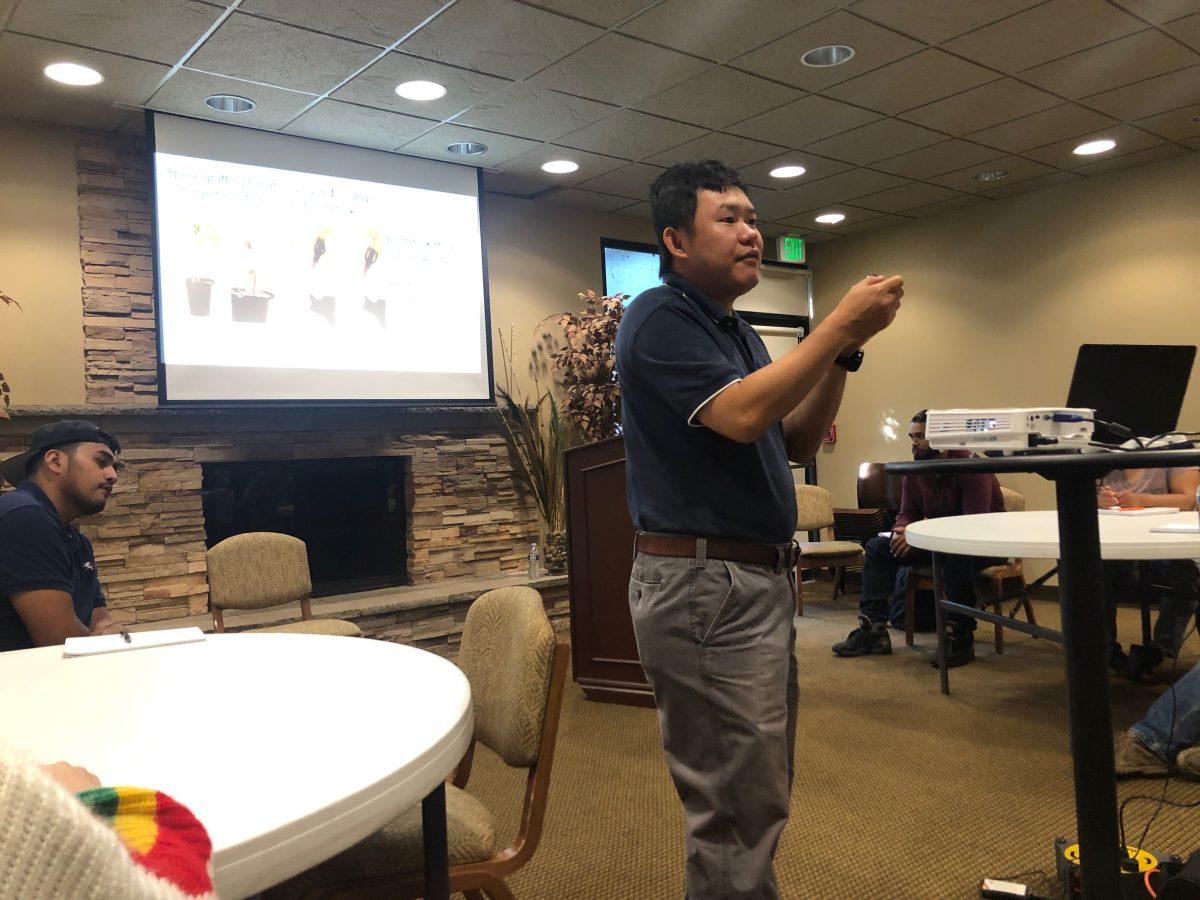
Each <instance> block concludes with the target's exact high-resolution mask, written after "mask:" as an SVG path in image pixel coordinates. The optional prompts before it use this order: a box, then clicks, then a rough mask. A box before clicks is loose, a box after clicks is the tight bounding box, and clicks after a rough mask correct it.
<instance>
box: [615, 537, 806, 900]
mask: <svg viewBox="0 0 1200 900" xmlns="http://www.w3.org/2000/svg"><path fill="white" fill-rule="evenodd" d="M793 590H794V588H793V584H792V573H791V572H790V571H787V570H779V569H778V568H773V567H769V566H760V565H751V564H748V563H737V562H727V561H725V560H720V559H706V558H705V549H704V545H703V542H700V544H699V546H698V548H697V556H696V558H694V559H683V558H677V557H666V556H651V555H649V554H646V553H638V554H637V556H636V557H635V558H634V563H633V573H632V576H631V578H630V582H629V606H630V611H631V613H632V615H633V628H634V633H635V635H636V637H637V645H638V653H639V655H640V656H641V660H642V666H643V667H644V668H645V670H646V676H647V678H648V679H649V681H650V686H651V688H652V690H653V691H654V701H655V706H656V707H657V708H658V718H659V725H660V727H661V729H662V737H663V749H664V751H665V752H666V757H667V767H668V768H669V769H670V771H671V777H672V779H673V780H674V782H675V788H676V790H677V791H678V792H679V799H680V800H681V801H682V802H683V811H684V819H685V824H686V828H687V897H688V898H689V900H718V898H720V900H725V898H775V897H778V896H779V891H778V888H777V887H776V884H775V875H774V873H773V872H772V868H771V864H772V860H773V859H774V856H775V846H776V844H777V843H778V842H779V836H780V834H781V833H782V831H783V826H784V825H785V824H786V823H787V817H788V802H789V799H790V796H791V780H792V753H793V749H794V746H795V730H796V701H797V695H798V689H797V684H796V657H795V652H794V647H795V640H796V630H795V626H794V624H793V621H792V616H793V613H794V594H793Z"/></svg>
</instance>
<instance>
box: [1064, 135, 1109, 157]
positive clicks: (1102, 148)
mask: <svg viewBox="0 0 1200 900" xmlns="http://www.w3.org/2000/svg"><path fill="white" fill-rule="evenodd" d="M1115 146H1117V142H1116V141H1114V140H1110V139H1109V138H1102V139H1101V140H1098V141H1088V142H1087V143H1086V144H1080V145H1079V146H1078V147H1076V148H1075V150H1074V151H1073V152H1074V153H1075V155H1076V156H1095V155H1096V154H1097V153H1107V152H1108V151H1109V150H1111V149H1112V148H1113V147H1115Z"/></svg>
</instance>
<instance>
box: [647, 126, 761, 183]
mask: <svg viewBox="0 0 1200 900" xmlns="http://www.w3.org/2000/svg"><path fill="white" fill-rule="evenodd" d="M782 149H783V148H782V147H777V146H775V145H774V144H765V143H763V142H762V141H752V140H750V139H749V138H744V137H738V136H737V135H734V134H725V133H724V132H721V131H713V132H710V133H709V134H706V135H704V136H703V137H698V138H696V139H695V140H694V141H688V142H687V143H685V144H680V145H679V146H678V147H672V148H671V149H670V150H664V151H663V152H662V153H656V154H655V155H654V156H651V157H648V158H647V159H646V162H651V163H654V164H655V165H659V166H669V165H672V164H674V163H677V162H686V161H688V160H695V159H719V160H720V161H721V162H723V163H725V165H727V166H733V168H735V169H740V170H741V171H742V177H743V178H745V177H746V175H745V173H746V167H747V166H749V165H750V164H751V163H756V162H758V161H759V160H760V159H766V158H767V157H768V156H774V155H776V154H777V153H779V151H780V150H782Z"/></svg>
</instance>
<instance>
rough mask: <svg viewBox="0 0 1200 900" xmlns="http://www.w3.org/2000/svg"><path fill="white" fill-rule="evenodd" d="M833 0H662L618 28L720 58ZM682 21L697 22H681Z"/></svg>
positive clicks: (808, 17) (810, 16)
mask: <svg viewBox="0 0 1200 900" xmlns="http://www.w3.org/2000/svg"><path fill="white" fill-rule="evenodd" d="M838 6H839V3H838V2H836V0H738V2H737V3H730V2H729V0H666V2H665V3H663V4H661V5H659V6H656V7H654V8H653V9H650V10H647V11H646V12H644V13H642V14H641V15H640V16H638V17H637V18H636V19H632V20H631V21H629V22H627V23H625V24H624V25H622V26H621V29H620V30H621V31H622V32H623V33H625V34H629V35H633V36H634V37H639V38H643V39H644V40H647V41H653V42H654V43H656V44H663V45H665V46H667V47H672V48H674V49H676V50H682V51H683V52H685V53H693V54H695V55H696V56H703V57H704V58H705V59H712V60H716V61H717V62H725V61H726V60H729V59H732V58H733V57H735V56H739V55H741V54H743V53H746V52H747V51H749V50H753V49H755V48H756V47H761V46H762V45H763V44H766V43H769V42H770V41H773V40H775V39H776V38H777V37H780V36H781V35H784V34H787V33H788V32H789V31H794V30H795V29H796V28H798V27H800V26H801V25H806V24H808V23H809V22H813V21H815V20H816V19H819V18H821V17H822V16H824V15H827V14H829V13H831V12H833V11H834V10H835V9H837V7H838ZM685 22H691V23H696V24H695V25H693V26H691V27H688V26H683V25H682V23H685ZM700 23H703V26H702V27H701V26H700Z"/></svg>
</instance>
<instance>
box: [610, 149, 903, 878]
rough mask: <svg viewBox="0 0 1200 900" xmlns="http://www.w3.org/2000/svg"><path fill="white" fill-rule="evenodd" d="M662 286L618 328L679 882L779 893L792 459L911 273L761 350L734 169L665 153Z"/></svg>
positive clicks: (868, 284) (789, 670)
mask: <svg viewBox="0 0 1200 900" xmlns="http://www.w3.org/2000/svg"><path fill="white" fill-rule="evenodd" d="M650 201H651V205H652V209H653V215H654V229H655V232H656V234H657V238H658V249H659V257H660V273H661V274H662V275H664V276H665V282H666V283H665V284H664V285H662V286H660V287H656V288H652V289H651V290H648V291H646V292H644V293H642V294H641V295H640V296H638V297H637V298H636V299H635V300H634V301H633V302H632V303H631V304H630V306H629V308H628V309H627V310H626V312H625V315H624V317H623V318H622V321H621V326H620V329H619V331H618V333H617V368H618V371H619V372H620V377H621V403H622V424H623V426H624V433H625V453H626V465H627V473H628V475H627V496H628V503H629V511H630V513H631V514H632V518H633V522H634V525H635V526H636V527H637V529H638V532H639V533H638V537H637V554H636V556H635V558H634V564H633V573H632V576H631V578H630V583H629V603H630V611H631V613H632V616H633V625H634V633H635V636H636V638H637V645H638V652H639V654H640V656H641V661H642V665H643V667H644V668H645V670H646V675H647V677H648V679H649V681H650V685H651V687H652V689H653V691H654V699H655V705H656V706H657V708H658V714H659V724H660V727H661V729H662V734H663V746H664V750H665V752H666V757H667V765H668V767H669V768H670V770H671V776H672V778H673V779H674V781H675V787H676V790H677V791H678V793H679V797H680V800H681V801H682V803H683V809H684V818H685V823H686V828H687V865H686V879H687V896H688V898H689V900H706V898H751V897H753V898H772V897H777V896H778V888H777V887H776V884H775V878H774V874H773V873H772V869H771V865H772V860H773V858H774V854H775V846H776V844H777V842H778V840H779V835H780V834H781V832H782V831H783V826H784V824H785V823H786V821H787V815H788V799H789V796H790V789H791V765H792V749H793V738H794V729H795V721H796V718H795V716H796V696H797V689H796V661H795V656H794V652H793V647H794V644H795V628H794V626H793V623H792V613H793V608H794V607H793V603H794V599H793V597H794V585H793V583H792V576H791V572H792V564H793V561H794V557H793V555H792V535H793V534H794V532H795V530H796V500H795V490H794V486H793V483H792V475H791V471H790V468H789V466H788V459H789V458H790V459H794V460H797V461H804V460H808V459H811V458H812V456H813V454H814V453H815V452H816V449H817V447H818V445H819V442H820V440H821V436H822V435H823V434H824V433H825V431H826V429H827V428H828V426H829V423H830V422H831V421H832V420H833V416H834V414H835V413H836V412H837V409H838V406H839V404H840V403H841V397H842V390H843V387H844V386H845V380H846V372H847V371H854V370H856V369H857V368H858V366H859V364H860V363H861V361H862V350H861V347H862V345H863V344H864V343H865V342H866V341H867V340H868V339H870V338H871V337H872V336H873V335H875V334H876V333H877V332H879V331H881V330H882V329H884V328H886V327H887V326H888V325H889V324H890V323H891V321H892V319H893V318H894V317H895V315H896V311H897V309H898V308H899V305H900V298H901V296H902V295H903V279H901V278H900V277H899V276H893V277H891V278H883V277H880V276H870V277H868V278H865V279H864V280H862V281H860V282H859V283H857V284H855V285H854V286H853V287H852V288H851V289H850V291H849V292H848V293H847V294H846V295H845V297H843V298H842V300H841V301H840V302H839V303H838V305H837V307H836V308H835V309H834V310H833V311H832V312H831V313H830V314H829V315H828V316H827V317H826V318H825V321H824V322H822V323H821V325H820V326H819V327H818V328H816V329H815V330H814V331H813V332H812V334H811V335H809V336H808V337H807V338H805V340H804V341H803V342H802V343H801V344H799V345H798V346H797V347H796V349H795V350H792V351H791V352H790V353H788V354H787V355H786V356H784V357H782V358H780V359H779V360H776V361H775V362H772V361H771V359H770V356H769V355H768V354H767V350H766V347H765V346H764V345H763V342H762V340H761V339H760V338H759V337H758V335H757V334H756V333H755V332H754V330H753V329H751V328H750V326H748V325H747V324H746V323H745V322H744V321H743V320H742V319H741V318H740V317H738V316H737V314H736V313H734V311H733V304H734V301H735V300H736V299H737V298H738V297H740V296H741V295H743V294H745V293H746V292H747V291H749V290H751V289H752V288H753V287H754V286H755V285H756V284H758V278H759V265H760V263H761V261H762V248H763V242H762V236H761V235H760V234H759V231H758V227H757V220H756V218H755V214H754V206H753V204H751V202H750V199H749V198H748V197H747V196H746V190H745V186H744V185H743V184H742V182H741V180H740V178H739V176H738V174H737V173H736V172H735V171H733V170H732V169H730V168H729V167H727V166H725V165H723V164H721V163H719V162H716V161H712V160H710V161H707V162H701V163H685V164H680V165H676V166H673V167H671V168H670V169H668V170H667V171H666V172H664V173H663V174H662V175H660V176H659V177H658V179H657V180H656V181H655V182H654V184H653V186H652V187H651V189H650Z"/></svg>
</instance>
